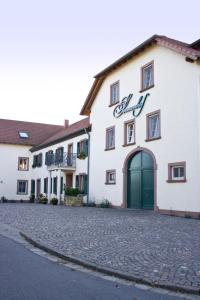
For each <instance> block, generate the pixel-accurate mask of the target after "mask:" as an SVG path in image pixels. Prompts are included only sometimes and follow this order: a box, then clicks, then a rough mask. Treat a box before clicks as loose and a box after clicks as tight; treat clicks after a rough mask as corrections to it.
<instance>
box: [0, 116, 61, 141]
mask: <svg viewBox="0 0 200 300" xmlns="http://www.w3.org/2000/svg"><path fill="white" fill-rule="evenodd" d="M61 129H63V126H60V125H50V124H42V123H33V122H24V121H16V120H6V119H0V143H1V144H15V145H29V146H34V145H38V144H40V143H41V142H42V141H44V140H46V139H47V138H48V137H50V136H51V135H53V134H55V133H57V132H58V131H60V130H61ZM19 132H27V133H28V138H26V139H25V138H20V136H19Z"/></svg>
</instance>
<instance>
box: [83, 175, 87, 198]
mask: <svg viewBox="0 0 200 300" xmlns="http://www.w3.org/2000/svg"><path fill="white" fill-rule="evenodd" d="M87 182H88V176H87V175H85V176H84V191H83V193H84V194H87V192H88V191H87Z"/></svg>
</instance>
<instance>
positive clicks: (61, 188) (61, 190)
mask: <svg viewBox="0 0 200 300" xmlns="http://www.w3.org/2000/svg"><path fill="white" fill-rule="evenodd" d="M60 193H61V194H62V193H63V177H61V178H60Z"/></svg>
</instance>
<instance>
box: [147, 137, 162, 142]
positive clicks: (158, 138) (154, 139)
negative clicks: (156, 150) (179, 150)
mask: <svg viewBox="0 0 200 300" xmlns="http://www.w3.org/2000/svg"><path fill="white" fill-rule="evenodd" d="M160 139H161V136H158V137H155V138H151V139H146V140H145V142H151V141H156V140H160Z"/></svg>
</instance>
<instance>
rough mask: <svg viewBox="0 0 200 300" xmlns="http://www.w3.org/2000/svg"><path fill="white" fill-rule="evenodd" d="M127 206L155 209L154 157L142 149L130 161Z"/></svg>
mask: <svg viewBox="0 0 200 300" xmlns="http://www.w3.org/2000/svg"><path fill="white" fill-rule="evenodd" d="M127 184H128V186H127V192H128V193H127V196H128V197H127V206H128V207H129V208H140V209H141V208H143V209H153V207H154V167H153V159H152V157H151V156H150V155H149V154H148V153H146V152H144V151H141V152H139V153H137V154H136V155H135V156H133V157H132V158H130V160H129V163H128V180H127Z"/></svg>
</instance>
